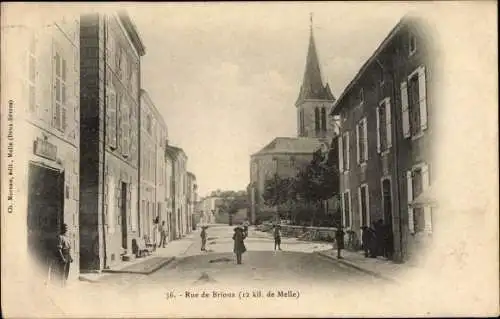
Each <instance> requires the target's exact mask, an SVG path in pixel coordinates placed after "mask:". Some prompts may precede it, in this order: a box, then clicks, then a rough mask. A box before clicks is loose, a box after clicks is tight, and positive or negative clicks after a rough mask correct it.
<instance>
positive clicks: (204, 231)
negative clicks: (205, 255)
mask: <svg viewBox="0 0 500 319" xmlns="http://www.w3.org/2000/svg"><path fill="white" fill-rule="evenodd" d="M207 228H208V227H207V226H201V233H200V237H201V251H206V248H205V245H206V244H207Z"/></svg>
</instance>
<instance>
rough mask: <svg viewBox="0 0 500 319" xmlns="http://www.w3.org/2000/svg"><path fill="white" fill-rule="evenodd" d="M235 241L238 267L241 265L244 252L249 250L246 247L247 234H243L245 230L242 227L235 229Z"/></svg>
mask: <svg viewBox="0 0 500 319" xmlns="http://www.w3.org/2000/svg"><path fill="white" fill-rule="evenodd" d="M233 240H234V249H233V251H234V253H235V254H236V262H237V263H238V265H240V264H241V258H242V255H243V253H244V252H246V251H247V248H246V247H245V243H244V240H245V233H244V232H243V229H242V228H241V227H236V228H235V229H234V235H233Z"/></svg>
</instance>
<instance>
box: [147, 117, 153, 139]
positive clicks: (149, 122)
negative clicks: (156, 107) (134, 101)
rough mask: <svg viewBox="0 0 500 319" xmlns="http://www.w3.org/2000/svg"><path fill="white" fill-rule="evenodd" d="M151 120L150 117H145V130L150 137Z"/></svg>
mask: <svg viewBox="0 0 500 319" xmlns="http://www.w3.org/2000/svg"><path fill="white" fill-rule="evenodd" d="M151 122H152V120H151V115H149V114H148V115H147V116H146V130H147V131H148V133H149V134H150V135H151V134H152V129H153V127H152V123H151Z"/></svg>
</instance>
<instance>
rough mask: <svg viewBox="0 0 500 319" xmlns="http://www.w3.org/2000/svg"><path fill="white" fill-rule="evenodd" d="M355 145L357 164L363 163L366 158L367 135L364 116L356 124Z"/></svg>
mask: <svg viewBox="0 0 500 319" xmlns="http://www.w3.org/2000/svg"><path fill="white" fill-rule="evenodd" d="M356 145H357V160H358V164H363V163H365V162H366V161H367V160H368V136H367V124H366V117H365V118H363V119H361V120H360V121H359V122H358V124H357V125H356Z"/></svg>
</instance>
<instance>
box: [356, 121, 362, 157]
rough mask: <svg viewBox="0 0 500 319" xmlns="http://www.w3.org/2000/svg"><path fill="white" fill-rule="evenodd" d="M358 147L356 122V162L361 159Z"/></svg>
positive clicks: (357, 126)
mask: <svg viewBox="0 0 500 319" xmlns="http://www.w3.org/2000/svg"><path fill="white" fill-rule="evenodd" d="M359 151H360V147H359V123H358V124H356V162H357V163H358V164H359V163H360V160H361V156H360V154H359Z"/></svg>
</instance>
